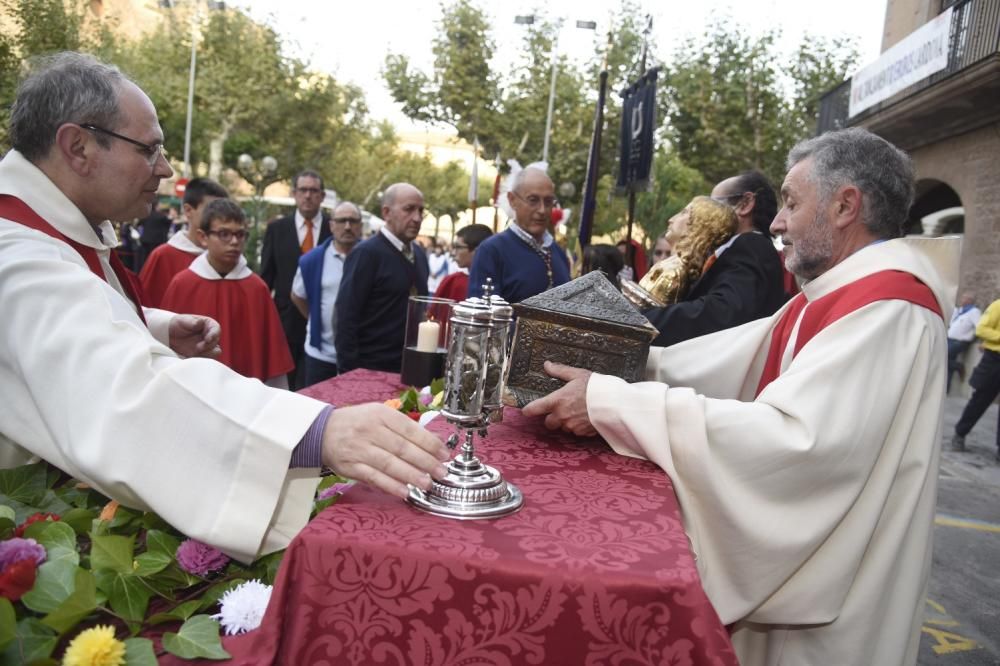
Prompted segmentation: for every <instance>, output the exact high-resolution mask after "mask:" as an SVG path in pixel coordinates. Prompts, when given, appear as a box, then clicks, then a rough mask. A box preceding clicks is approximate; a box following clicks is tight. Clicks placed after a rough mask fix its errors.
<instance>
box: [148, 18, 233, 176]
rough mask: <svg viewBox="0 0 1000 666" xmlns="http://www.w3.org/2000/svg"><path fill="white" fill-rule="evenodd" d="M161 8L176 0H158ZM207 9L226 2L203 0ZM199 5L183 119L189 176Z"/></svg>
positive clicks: (192, 36)
mask: <svg viewBox="0 0 1000 666" xmlns="http://www.w3.org/2000/svg"><path fill="white" fill-rule="evenodd" d="M159 5H160V7H162V8H163V9H173V8H174V7H175V6H176V5H177V2H176V0H159ZM205 5H206V6H207V7H208V8H209V9H218V10H223V9H225V8H226V3H225V2H222V1H221V0H205ZM200 9H201V7H200V6H199V7H198V8H196V9H195V13H194V15H193V16H192V17H191V65H190V67H189V68H188V96H187V118H186V119H185V120H184V177H185V178H190V177H191V118H192V116H193V115H194V76H195V70H196V69H197V64H198V21H199V20H200V19H201V13H200Z"/></svg>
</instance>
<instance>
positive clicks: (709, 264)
mask: <svg viewBox="0 0 1000 666" xmlns="http://www.w3.org/2000/svg"><path fill="white" fill-rule="evenodd" d="M716 259H718V257H716V256H715V254H710V255H708V259H706V260H705V265H704V266H702V268H701V274H702V275H704V274H705V273H707V272H708V269H709V268H711V267H712V264H714V263H715V260H716Z"/></svg>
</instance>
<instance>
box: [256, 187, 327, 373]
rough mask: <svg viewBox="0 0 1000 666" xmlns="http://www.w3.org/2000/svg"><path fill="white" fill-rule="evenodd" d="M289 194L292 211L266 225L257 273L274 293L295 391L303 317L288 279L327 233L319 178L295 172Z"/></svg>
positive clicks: (303, 337)
mask: <svg viewBox="0 0 1000 666" xmlns="http://www.w3.org/2000/svg"><path fill="white" fill-rule="evenodd" d="M292 194H293V196H294V197H295V214H294V215H288V216H286V217H282V218H278V219H277V220H274V221H273V222H271V223H270V224H269V225H267V231H266V232H265V233H264V246H263V248H262V249H261V255H260V276H261V277H262V278H263V279H264V282H265V283H266V284H267V286H268V288H269V289H270V290H271V291H272V292H273V293H274V304H275V306H277V308H278V316H279V317H281V327H282V328H283V329H284V331H285V337H286V338H287V339H288V350H289V351H290V352H291V353H292V358H293V359H294V360H295V370H293V371H292V372H290V373H288V386H289V388H291V389H292V390H296V389H298V388H301V387H302V386H303V378H304V368H305V364H304V362H303V358H302V356H303V354H304V353H305V352H304V351H303V350H304V349H305V343H306V319H305V317H303V316H302V313H301V312H299V310H298V308H296V307H295V304H294V303H292V280H293V279H294V278H295V271H296V270H298V267H299V257H301V256H302V255H303V254H305V253H306V252H308V251H309V250H311V249H313V248H314V247H316V246H317V245H319V244H320V243H322V242H323V241H325V240H326V239H327V238H328V237H329V236H330V216H329V215H327V214H326V213H321V212H320V204H321V203H323V197H324V196H325V190H324V189H323V178H322V177H321V176H320V175H319V174H318V173H316V172H315V171H310V170H306V171H302V172H300V173H299V174H298V175H296V176H295V178H294V179H293V180H292Z"/></svg>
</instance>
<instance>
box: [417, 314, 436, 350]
mask: <svg viewBox="0 0 1000 666" xmlns="http://www.w3.org/2000/svg"><path fill="white" fill-rule="evenodd" d="M440 334H441V325H440V324H438V323H437V322H436V321H434V320H428V321H422V322H420V325H419V326H418V327H417V351H419V352H436V351H437V350H438V337H439V335H440Z"/></svg>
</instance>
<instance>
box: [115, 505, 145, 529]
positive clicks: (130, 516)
mask: <svg viewBox="0 0 1000 666" xmlns="http://www.w3.org/2000/svg"><path fill="white" fill-rule="evenodd" d="M141 518H142V514H140V513H138V512H136V511H133V510H132V509H128V508H126V507H124V506H119V507H118V509H117V510H116V511H115V517H114V518H112V519H111V529H112V531H115V532H121V531H122V530H123V529H125V528H127V527H129V526H130V525H131V524H132V523H133V522H136V521H138V520H140V519H141Z"/></svg>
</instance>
